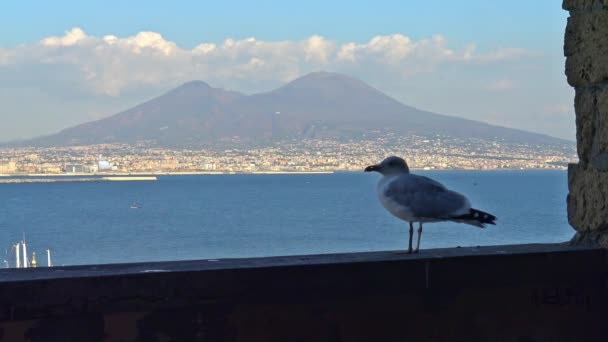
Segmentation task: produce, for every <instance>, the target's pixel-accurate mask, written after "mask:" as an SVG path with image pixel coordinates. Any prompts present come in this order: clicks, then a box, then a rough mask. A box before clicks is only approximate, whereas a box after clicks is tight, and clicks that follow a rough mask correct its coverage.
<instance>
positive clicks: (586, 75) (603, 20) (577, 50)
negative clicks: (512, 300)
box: [563, 0, 608, 248]
mask: <svg viewBox="0 0 608 342" xmlns="http://www.w3.org/2000/svg"><path fill="white" fill-rule="evenodd" d="M563 8H564V9H565V10H567V11H569V12H570V17H569V18H568V25H567V27H566V34H565V38H564V54H565V56H566V76H567V78H568V83H569V84H570V85H571V86H573V87H574V88H575V90H576V96H575V99H574V107H575V112H576V141H577V150H578V157H579V163H578V164H571V165H570V167H569V169H568V186H569V189H570V193H569V195H568V221H569V222H570V224H571V225H572V227H574V229H576V232H577V233H576V235H575V236H574V238H573V239H572V243H574V244H590V245H600V246H603V247H607V248H608V0H564V2H563Z"/></svg>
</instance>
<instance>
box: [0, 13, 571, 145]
mask: <svg viewBox="0 0 608 342" xmlns="http://www.w3.org/2000/svg"><path fill="white" fill-rule="evenodd" d="M146 4H147V6H145V7H143V6H137V5H136V4H119V3H116V2H114V3H109V4H106V3H105V2H104V3H103V4H102V3H101V2H94V1H93V2H89V3H87V4H78V5H74V4H72V3H68V2H61V1H59V2H56V3H53V5H52V6H51V5H47V4H39V3H33V2H23V3H21V2H20V3H11V4H9V5H8V6H7V9H6V11H3V13H2V14H0V19H2V20H0V22H2V24H0V25H1V26H2V28H3V29H5V31H7V32H9V31H10V32H13V31H14V32H15V33H14V34H12V35H6V36H4V37H2V38H1V39H0V74H1V75H2V76H3V77H1V78H0V88H2V89H3V91H2V92H0V101H2V103H3V105H4V106H3V107H4V108H3V110H2V111H1V112H0V113H1V114H0V119H1V120H2V121H3V122H4V123H5V124H4V125H3V126H2V127H1V128H0V136H2V137H3V139H1V140H4V141H6V140H12V139H19V138H31V137H34V136H38V135H43V134H50V133H54V132H57V131H59V130H61V129H63V128H66V127H69V126H73V125H75V124H79V123H83V122H87V121H91V120H95V119H100V118H103V117H107V116H109V115H112V114H114V113H117V112H119V111H122V110H124V109H126V108H129V107H131V106H133V105H135V104H137V103H140V102H143V101H145V100H147V99H150V98H152V97H154V96H157V95H159V94H161V93H163V92H164V91H167V90H169V89H171V88H173V87H174V86H176V85H178V84H181V83H183V82H187V81H191V80H202V81H205V82H208V83H210V84H212V85H213V86H216V87H221V88H227V89H234V90H238V91H243V92H245V93H252V92H261V91H267V90H270V89H273V88H275V87H276V86H278V85H279V84H281V83H284V82H286V81H289V80H292V79H294V78H297V77H298V76H302V75H304V74H306V73H308V72H311V71H319V70H326V71H335V72H343V73H347V74H349V75H352V76H354V77H357V78H359V79H362V80H363V81H365V82H368V83H370V84H371V85H372V86H374V87H376V88H378V89H381V90H382V91H384V92H386V93H387V94H388V95H390V96H392V97H394V98H396V99H397V100H399V101H401V102H402V103H405V104H407V105H410V106H414V107H417V108H421V109H424V110H429V111H433V112H438V113H442V114H447V115H453V116H458V117H463V118H468V119H473V120H479V121H483V122H487V123H491V124H497V125H501V126H506V127H512V128H519V129H524V130H528V131H533V132H539V133H544V134H548V135H552V136H556V137H560V138H564V139H568V140H574V120H573V118H574V114H573V110H572V102H573V91H572V89H571V88H570V87H568V85H567V83H566V81H565V77H564V75H563V61H564V57H563V52H562V39H563V29H564V27H565V23H566V16H567V13H566V12H565V11H561V10H559V8H555V6H550V5H549V2H546V1H539V2H534V3H533V4H530V3H524V2H519V3H518V2H510V3H508V4H507V3H500V4H492V5H488V4H487V3H484V2H481V1H470V2H467V3H464V4H463V3H460V4H449V3H448V4H428V3H425V2H415V3H412V2H410V3H407V4H403V3H401V2H390V1H387V2H383V3H380V4H375V5H373V4H372V3H371V2H370V3H364V2H357V3H353V4H350V5H349V6H348V7H344V6H339V5H337V4H327V5H321V4H320V3H310V4H307V5H298V8H295V7H293V5H285V4H280V3H278V2H274V3H273V2H263V3H260V4H257V3H256V4H255V5H253V4H246V3H244V2H240V3H239V2H233V3H231V4H197V3H194V2H192V3H189V2H181V3H179V4H178V5H176V6H172V7H170V8H169V7H168V6H166V5H162V4H161V3H156V2H147V3H146ZM32 6H35V7H36V8H38V9H44V10H41V11H35V14H31V12H30V11H29V9H31V7H32ZM518 6H526V8H527V9H529V11H518V10H517V8H518ZM523 12H525V13H523ZM40 13H44V15H48V17H49V18H50V17H53V18H54V19H53V20H49V19H48V18H46V17H45V16H44V15H41V14H40ZM136 13H137V14H139V15H135V14H136ZM49 14H50V15H49ZM203 14H204V15H203ZM212 14H214V15H212ZM481 14H483V15H481ZM30 15H33V16H34V17H32V18H31V19H32V20H24V18H26V16H27V17H28V18H29V16H30ZM366 15H367V16H366ZM127 18H134V19H133V20H127ZM201 18H205V20H200V19H201ZM34 19H39V20H34ZM197 19H198V20H197ZM536 20H538V21H540V23H538V22H537V21H536ZM25 22H28V23H31V22H35V23H36V25H28V26H27V27H26V26H25V24H24V23H25ZM513 22H517V25H513ZM9 28H12V29H11V30H9ZM15 28H16V30H15ZM188 28H190V30H188Z"/></svg>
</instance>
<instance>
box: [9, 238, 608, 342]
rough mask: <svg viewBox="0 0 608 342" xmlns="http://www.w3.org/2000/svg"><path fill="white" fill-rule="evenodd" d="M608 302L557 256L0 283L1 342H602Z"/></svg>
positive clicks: (517, 253)
mask: <svg viewBox="0 0 608 342" xmlns="http://www.w3.org/2000/svg"><path fill="white" fill-rule="evenodd" d="M607 291H608V255H607V253H606V251H605V250H602V249H589V248H581V247H568V246H566V245H556V244H549V245H515V246H494V247H481V248H451V249H434V250H425V251H422V252H421V254H419V255H407V254H403V253H399V252H373V253H353V254H331V255H312V256H292V257H271V258H255V259H226V260H214V261H209V260H196V261H179V262H154V263H140V264H117V265H97V266H73V267H56V268H52V269H46V268H39V269H20V270H2V271H0V337H2V336H4V338H5V339H6V340H11V341H12V340H14V339H15V338H17V339H23V338H28V339H32V340H36V338H40V339H42V340H47V341H48V340H53V339H54V338H57V339H58V340H68V339H70V338H71V339H73V340H101V339H103V338H107V339H110V340H114V339H116V340H120V339H123V340H162V338H168V339H169V340H197V339H198V340H201V339H202V340H213V341H218V340H220V341H221V340H265V341H266V340H277V341H278V340H302V341H304V340H316V341H319V340H362V341H369V340H374V341H382V340H391V341H399V340H405V339H407V340H438V341H442V340H445V341H447V340H450V341H454V340H456V341H457V340H472V339H473V340H477V339H482V340H484V339H485V340H496V339H502V340H521V339H522V338H529V340H559V341H562V340H579V341H580V340H585V341H593V340H607V338H608V330H607V329H608V327H606V325H604V324H603V323H604V322H603V320H604V318H605V317H608V301H607V298H608V297H607ZM7 338H8V339H7Z"/></svg>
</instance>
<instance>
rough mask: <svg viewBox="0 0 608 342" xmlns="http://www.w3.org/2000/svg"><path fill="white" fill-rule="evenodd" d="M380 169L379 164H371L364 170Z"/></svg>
mask: <svg viewBox="0 0 608 342" xmlns="http://www.w3.org/2000/svg"><path fill="white" fill-rule="evenodd" d="M378 170H380V166H378V165H370V166H368V167H366V168H365V170H364V172H372V171H378Z"/></svg>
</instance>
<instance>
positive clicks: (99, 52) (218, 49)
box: [0, 27, 538, 96]
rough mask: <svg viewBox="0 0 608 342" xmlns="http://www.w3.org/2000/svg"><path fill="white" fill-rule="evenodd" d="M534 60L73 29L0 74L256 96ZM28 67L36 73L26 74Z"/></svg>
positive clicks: (437, 43) (48, 81)
mask: <svg viewBox="0 0 608 342" xmlns="http://www.w3.org/2000/svg"><path fill="white" fill-rule="evenodd" d="M535 56H538V53H536V52H533V51H528V50H525V49H520V48H505V49H498V50H495V51H489V52H487V53H477V52H476V48H475V45H474V44H471V45H469V46H467V47H465V48H463V49H455V48H451V47H449V46H448V41H447V39H446V38H445V37H444V36H442V35H436V36H433V37H431V38H428V39H420V40H417V41H416V40H413V39H411V38H410V37H407V36H405V35H402V34H393V35H386V36H376V37H373V38H371V39H370V40H369V41H368V42H366V43H355V42H346V43H342V44H338V43H336V42H334V41H332V40H329V39H327V38H325V37H322V36H319V35H314V36H311V37H309V38H307V39H304V40H302V41H262V40H258V39H256V38H253V37H251V38H246V39H241V40H235V39H231V38H228V39H226V40H225V41H224V42H223V43H222V44H219V45H216V44H215V43H211V42H202V43H201V44H199V45H197V46H195V47H194V48H193V49H190V50H189V49H183V48H180V47H179V46H177V45H176V44H175V43H174V42H172V41H168V40H166V39H164V38H163V37H162V35H161V34H159V33H156V32H140V33H137V34H136V35H134V36H130V37H117V36H114V35H106V36H103V37H96V36H90V35H87V34H86V33H85V32H84V31H83V30H82V29H80V28H78V27H75V28H72V29H71V30H69V31H66V32H65V34H64V35H63V36H53V37H48V38H44V39H42V40H41V41H40V42H39V43H38V44H29V45H27V44H26V45H22V46H19V47H16V48H12V49H4V50H0V67H2V68H3V69H0V71H4V72H9V73H10V72H11V71H13V72H15V73H19V75H18V77H15V78H18V79H20V82H22V83H23V82H25V83H28V82H29V83H30V85H31V86H36V87H41V88H43V89H44V88H45V87H49V88H51V89H52V88H54V87H55V86H56V82H55V81H56V79H57V74H58V72H59V71H58V70H61V77H62V78H63V79H62V81H63V82H64V83H65V84H66V86H67V85H70V84H71V85H72V86H73V87H76V88H77V89H78V91H83V90H87V89H88V90H90V91H91V92H93V93H95V94H101V95H109V96H118V95H120V94H121V93H122V92H124V91H130V90H135V89H138V88H141V87H160V88H164V89H167V88H168V87H170V86H173V85H176V84H178V83H181V82H185V81H189V80H192V79H201V80H204V81H207V82H209V83H211V84H212V85H216V86H224V87H228V88H234V89H239V90H244V91H255V90H260V89H259V87H260V86H262V85H271V86H274V85H278V84H280V83H282V82H285V81H288V80H291V79H293V78H295V77H297V76H299V75H302V74H304V73H307V72H309V71H314V70H320V69H325V70H330V71H331V70H333V71H342V72H347V73H349V74H353V75H355V76H358V75H392V77H397V78H407V77H410V76H411V75H414V74H420V73H429V72H434V71H436V70H437V69H438V68H439V67H441V66H442V65H453V64H463V65H471V64H475V63H482V64H483V63H504V62H509V61H512V60H518V59H525V58H533V57H535ZM28 70H31V74H29V75H25V73H27V72H28ZM68 78H69V79H68ZM1 82H2V81H0V83H1ZM0 86H6V85H2V84H0Z"/></svg>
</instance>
